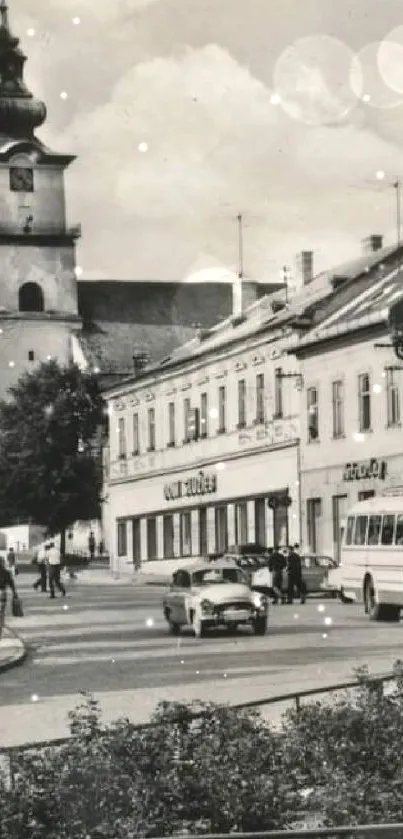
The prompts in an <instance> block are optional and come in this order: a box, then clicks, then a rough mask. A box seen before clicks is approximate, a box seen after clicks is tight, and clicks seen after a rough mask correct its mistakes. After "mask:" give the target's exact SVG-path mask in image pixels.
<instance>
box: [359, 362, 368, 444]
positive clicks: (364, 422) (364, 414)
mask: <svg viewBox="0 0 403 839" xmlns="http://www.w3.org/2000/svg"><path fill="white" fill-rule="evenodd" d="M358 409H359V430H360V431H370V429H371V377H370V375H369V373H362V374H361V375H360V376H358Z"/></svg>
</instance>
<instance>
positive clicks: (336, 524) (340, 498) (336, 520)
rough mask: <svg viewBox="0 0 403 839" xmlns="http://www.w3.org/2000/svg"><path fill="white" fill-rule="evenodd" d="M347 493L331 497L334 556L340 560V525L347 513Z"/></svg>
mask: <svg viewBox="0 0 403 839" xmlns="http://www.w3.org/2000/svg"><path fill="white" fill-rule="evenodd" d="M347 505H348V495H334V496H333V498H332V507H333V546H334V547H333V549H334V558H335V560H336V561H337V562H340V547H341V541H342V535H343V534H342V526H343V522H344V518H345V515H346V513H347Z"/></svg>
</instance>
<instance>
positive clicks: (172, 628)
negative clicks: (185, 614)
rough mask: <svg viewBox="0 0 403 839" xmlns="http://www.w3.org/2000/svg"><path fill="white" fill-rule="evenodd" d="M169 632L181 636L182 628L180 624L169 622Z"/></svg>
mask: <svg viewBox="0 0 403 839" xmlns="http://www.w3.org/2000/svg"><path fill="white" fill-rule="evenodd" d="M169 631H170V633H171V635H179V633H180V631H181V628H180V624H179V623H173V621H169Z"/></svg>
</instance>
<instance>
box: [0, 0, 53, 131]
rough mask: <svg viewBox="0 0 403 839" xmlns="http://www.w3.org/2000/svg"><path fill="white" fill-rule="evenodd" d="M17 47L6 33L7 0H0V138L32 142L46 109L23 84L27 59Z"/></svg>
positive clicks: (14, 39)
mask: <svg viewBox="0 0 403 839" xmlns="http://www.w3.org/2000/svg"><path fill="white" fill-rule="evenodd" d="M19 43H20V41H19V38H16V37H15V36H14V35H13V34H12V33H11V31H10V23H9V18H8V6H7V0H0V134H3V135H6V136H8V137H12V138H18V139H31V140H32V139H33V137H34V130H35V128H38V126H39V125H42V123H43V122H44V121H45V119H46V106H45V104H44V102H41V101H40V100H39V99H36V98H35V97H34V96H33V95H32V93H31V92H30V90H28V87H27V86H26V84H25V81H24V64H25V62H26V60H27V59H26V56H25V55H24V53H23V51H22V50H21V48H20V46H19Z"/></svg>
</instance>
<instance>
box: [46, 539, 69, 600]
mask: <svg viewBox="0 0 403 839" xmlns="http://www.w3.org/2000/svg"><path fill="white" fill-rule="evenodd" d="M47 563H48V568H49V589H50V597H51V598H52V600H53V599H54V598H55V596H56V595H55V587H56V588H57V589H59V591H60V593H61V594H62V595H63V597H66V589H65V587H64V585H63V583H62V581H61V579H60V572H61V562H60V551H59V549H58V548H57V547H56V545H55V543H54V542H49V544H48V545H47Z"/></svg>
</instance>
